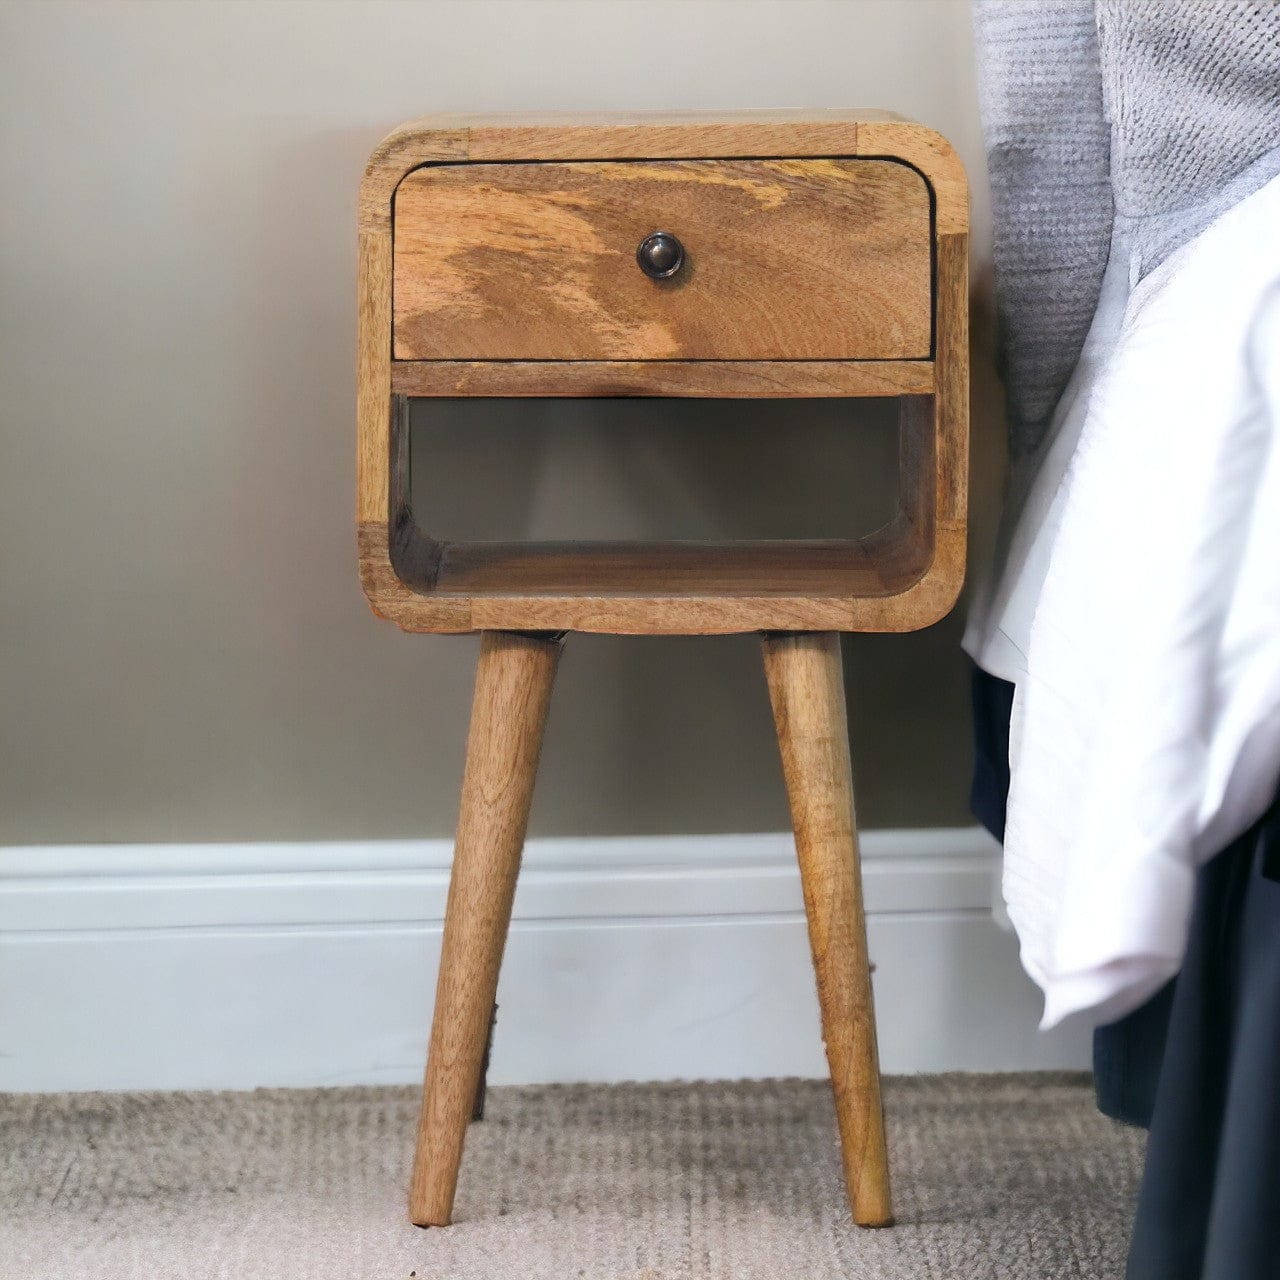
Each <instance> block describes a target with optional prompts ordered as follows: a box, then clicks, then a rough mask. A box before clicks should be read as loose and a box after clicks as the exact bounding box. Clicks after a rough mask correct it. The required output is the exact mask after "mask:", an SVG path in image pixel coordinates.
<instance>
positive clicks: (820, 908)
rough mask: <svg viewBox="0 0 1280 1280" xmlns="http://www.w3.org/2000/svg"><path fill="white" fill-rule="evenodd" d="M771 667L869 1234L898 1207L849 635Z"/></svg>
mask: <svg viewBox="0 0 1280 1280" xmlns="http://www.w3.org/2000/svg"><path fill="white" fill-rule="evenodd" d="M764 665H765V674H766V677H767V679H768V684H769V697H770V701H771V703H772V705H773V716H774V723H775V725H776V727H777V731H778V746H779V749H780V751H781V754H782V770H783V776H784V777H785V779H786V783H787V795H788V797H789V800H790V804H791V821H792V825H793V826H794V828H795V837H796V854H797V857H798V859H799V862H800V876H801V881H802V884H803V888H804V905H805V914H806V915H807V917H808V921H809V942H810V948H811V950H812V952H813V967H814V973H815V975H816V977H817V982H818V1002H819V1005H820V1007H821V1010H822V1038H823V1040H824V1042H825V1044H826V1050H827V1062H828V1064H829V1066H830V1068H831V1084H832V1088H833V1090H834V1093H835V1104H836V1119H837V1121H838V1123H839V1126H840V1147H841V1152H842V1156H843V1161H844V1175H845V1184H846V1187H847V1188H848V1193H849V1203H850V1206H851V1207H852V1209H853V1218H854V1221H855V1222H857V1223H858V1224H859V1225H860V1226H864V1227H882V1226H888V1225H889V1224H890V1223H892V1221H893V1210H892V1206H891V1204H890V1197H889V1161H888V1153H887V1149H886V1146H885V1134H884V1113H883V1110H882V1108H881V1102H880V1067H879V1058H878V1055H877V1051H876V1023H875V1009H874V1005H873V1002H872V995H871V971H870V965H869V961H868V957H867V930H866V919H865V916H864V913H863V906H862V872H861V863H860V860H859V853H858V833H857V826H856V822H855V817H854V808H853V775H852V771H851V765H850V759H849V733H848V725H847V722H846V712H845V699H844V678H843V675H842V673H841V666H840V637H839V636H837V635H833V634H829V633H828V634H816V635H801V636H796V635H770V636H766V637H765V638H764Z"/></svg>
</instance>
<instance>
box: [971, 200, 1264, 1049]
mask: <svg viewBox="0 0 1280 1280" xmlns="http://www.w3.org/2000/svg"><path fill="white" fill-rule="evenodd" d="M1122 265H1123V264H1122V263H1118V262H1117V261H1116V260H1113V263H1112V267H1111V268H1110V269H1109V273H1108V281H1107V285H1106V287H1105V288H1104V297H1103V301H1102V305H1101V307H1100V310H1099V317H1098V321H1097V322H1096V323H1095V327H1094V332H1093V333H1092V334H1091V336H1090V340H1089V345H1088V346H1087V347H1086V351H1085V354H1084V356H1083V357H1082V361H1081V369H1080V370H1079V371H1078V373H1077V377H1076V379H1075V380H1074V382H1073V385H1072V387H1071V388H1069V389H1068V393H1067V395H1066V396H1064V399H1063V404H1062V406H1061V407H1060V415H1061V417H1062V419H1063V420H1062V422H1060V423H1059V424H1058V426H1059V428H1060V429H1059V430H1058V431H1057V433H1056V434H1055V436H1054V437H1053V444H1052V445H1051V446H1050V450H1051V454H1052V456H1049V457H1047V458H1046V459H1044V460H1042V461H1043V463H1044V465H1042V466H1041V468H1040V471H1039V476H1038V480H1037V483H1036V487H1035V489H1034V490H1033V491H1032V493H1031V494H1030V495H1029V497H1028V499H1027V501H1026V505H1025V509H1024V514H1023V517H1022V520H1021V522H1020V524H1019V525H1018V527H1017V529H1016V530H1015V533H1014V537H1013V540H1012V544H1011V550H1010V554H1009V558H1008V563H1007V567H1006V571H1005V574H1004V576H1003V579H1002V581H1001V583H999V584H998V585H997V588H996V590H995V592H994V593H993V595H992V597H991V598H990V600H989V601H988V603H987V605H986V607H985V608H981V609H979V610H978V611H977V613H976V614H975V618H974V620H973V622H972V624H971V626H970V631H969V635H968V636H967V638H966V645H967V647H968V648H969V650H970V652H971V653H972V654H973V656H974V657H975V658H976V659H977V660H978V662H979V664H980V665H981V666H983V667H985V668H986V669H987V670H989V671H991V672H992V673H993V674H995V675H999V676H1002V677H1004V678H1006V679H1010V680H1013V681H1014V682H1015V683H1016V685H1017V695H1016V697H1015V701H1014V711H1013V723H1012V738H1011V746H1010V766H1011V773H1012V779H1013V781H1012V787H1011V790H1010V795H1009V813H1008V826H1007V830H1006V835H1005V863H1004V866H1005V870H1004V896H1005V903H1006V906H1007V909H1008V913H1009V917H1010V919H1011V921H1012V922H1013V925H1014V928H1015V929H1016V930H1017V932H1018V936H1019V940H1020V943H1021V947H1022V957H1023V963H1024V965H1025V966H1026V969H1027V971H1028V973H1030V974H1031V976H1032V977H1033V978H1034V979H1035V980H1036V982H1037V983H1039V985H1040V986H1041V988H1042V989H1043V991H1044V994H1045V1015H1044V1025H1046V1026H1051V1025H1053V1024H1054V1023H1056V1022H1058V1021H1060V1020H1061V1019H1062V1018H1064V1017H1066V1016H1067V1015H1068V1014H1071V1013H1074V1012H1076V1011H1079V1010H1085V1009H1091V1010H1093V1011H1095V1013H1096V1014H1097V1015H1098V1016H1099V1017H1100V1018H1103V1019H1110V1018H1113V1017H1117V1016H1119V1015H1121V1014H1123V1013H1125V1012H1127V1011H1128V1010H1129V1009H1132V1008H1134V1007H1136V1006H1137V1005H1138V1004H1140V1003H1141V1002H1142V1001H1143V1000H1144V999H1146V998H1147V996H1149V995H1150V994H1151V993H1152V992H1154V991H1155V990H1156V989H1157V988H1158V987H1159V986H1160V985H1162V984H1163V983H1164V982H1165V981H1166V980H1167V979H1168V978H1169V977H1170V976H1172V975H1173V974H1174V973H1175V972H1176V971H1177V969H1178V967H1179V965H1180V963H1181V960H1182V954H1183V950H1184V947H1185V944H1186V933H1187V921H1188V914H1189V911H1190V906H1191V899H1192V890H1193V884H1194V877H1195V872H1196V869H1197V868H1198V867H1199V866H1200V864H1201V863H1203V862H1204V861H1205V860H1207V859H1208V858H1210V857H1211V856H1212V855H1213V854H1215V853H1217V852H1218V851H1220V850H1221V849H1222V848H1223V847H1225V845H1226V844H1228V843H1229V842H1230V841H1231V840H1232V839H1233V838H1234V837H1235V836H1236V835H1238V834H1240V833H1241V832H1242V831H1243V830H1245V829H1246V828H1247V827H1248V826H1249V825H1250V824H1251V823H1252V822H1253V821H1254V820H1255V819H1256V818H1257V817H1258V816H1259V815H1260V814H1261V812H1262V811H1263V809H1264V808H1265V807H1266V805H1267V803H1268V802H1269V800H1270V798H1271V797H1272V795H1273V794H1274V793H1275V790H1276V786H1277V779H1278V777H1280V179H1274V180H1272V181H1271V182H1270V183H1269V184H1267V185H1266V186H1264V187H1263V188H1261V189H1260V190H1259V191H1257V192H1255V193H1254V194H1253V195H1251V196H1249V197H1248V198H1246V199H1245V200H1243V201H1241V202H1240V203H1239V204H1237V205H1236V206H1235V207H1234V208H1232V209H1231V210H1229V211H1228V212H1227V213H1225V214H1223V215H1222V216H1221V217H1220V218H1219V219H1218V220H1217V221H1216V222H1214V223H1213V224H1212V225H1211V226H1209V227H1208V228H1207V229H1206V230H1205V231H1203V232H1201V233H1200V234H1199V235H1198V236H1197V237H1196V238H1195V239H1194V240H1192V241H1190V242H1189V243H1188V244H1186V245H1185V246H1184V247H1183V248H1182V249H1180V250H1179V251H1178V252H1177V253H1176V254H1174V255H1173V256H1172V257H1170V258H1169V259H1168V260H1167V261H1166V262H1164V263H1163V264H1162V265H1161V266H1160V267H1158V268H1157V269H1156V270H1154V271H1153V272H1152V273H1151V274H1150V275H1149V276H1147V277H1146V278H1145V279H1143V280H1142V281H1141V282H1140V283H1139V284H1137V285H1136V287H1134V288H1133V289H1132V291H1129V289H1128V284H1127V281H1126V280H1124V279H1123V272H1122V271H1120V270H1119V268H1121V267H1122ZM1118 274H1119V277H1120V278H1117V276H1118Z"/></svg>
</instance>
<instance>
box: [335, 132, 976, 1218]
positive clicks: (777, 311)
mask: <svg viewBox="0 0 1280 1280" xmlns="http://www.w3.org/2000/svg"><path fill="white" fill-rule="evenodd" d="M359 224H360V255H359V393H358V457H357V473H358V478H357V506H358V522H359V524H358V530H359V548H360V573H361V579H362V581H363V584H364V589H365V593H366V594H367V596H368V598H369V602H370V604H371V605H372V606H373V609H374V611H375V612H376V613H378V614H380V615H381V616H383V617H385V618H389V619H391V620H392V621H394V622H396V623H397V624H398V625H399V626H400V627H402V628H404V629H405V630H407V631H427V632H467V631H480V632H482V633H483V637H482V641H481V647H480V660H479V666H478V670H477V674H476V689H475V701H474V705H473V709H472V719H471V730H470V734H469V738H468V743H467V761H466V771H465V776H464V779H463V784H462V804H461V816H460V818H459V821H458V834H457V844H456V848H455V853H454V864H453V873H452V879H451V882H450V889H449V900H448V906H447V909H446V917H445V927H444V940H443V946H442V953H441V960H440V975H439V983H438V986H437V992H436V1004H435V1014H434V1021H433V1025H432V1031H431V1045H430V1050H429V1054H428V1063H427V1076H426V1086H425V1093H424V1099H423V1110H422V1120H421V1125H420V1128H419V1134H418V1148H417V1155H416V1157H415V1162H414V1173H413V1186H412V1190H411V1194H410V1216H411V1217H412V1219H413V1221H414V1222H416V1223H419V1224H422V1225H428V1224H440V1225H443V1224H447V1223H448V1222H449V1219H450V1215H451V1212H452V1206H453V1197H454V1190H455V1187H456V1184H457V1176H458V1166H459V1163H460V1160H461V1156H462V1146H463V1139H464V1137H465V1133H466V1126H467V1122H468V1119H469V1118H470V1115H471V1109H472V1103H473V1099H474V1098H475V1095H476V1090H477V1087H478V1084H479V1081H480V1078H481V1073H482V1067H483V1061H484V1056H485V1049H486V1043H487V1037H488V1032H489V1025H490V1018H491V1014H492V1011H493V1002H494V997H495V994H496V991H497V984H498V969H499V965H500V962H501V958H502V951H503V946H504V944H505V940H506V933H507V926H508V923H509V920H510V915H511V903H512V897H513V895H514V892H515V884H516V874H517V870H518V868H519V862H520V854H521V849H522V847H523V843H524V834H525V827H526V823H527V819H528V812H529V803H530V799H531V797H532V792H533V780H534V773H535V770H536V767H537V759H538V753H539V748H540V745H541V740H542V728H543V723H544V720H545V716H546V712H547V706H548V703H549V700H550V694H551V684H552V679H553V676H554V673H555V668H556V663H557V659H558V656H559V651H560V642H561V639H562V637H563V635H564V634H565V633H567V632H570V631H594V632H612V633H619V634H649V635H655V634H661V635H676V634H702V635H705V634H712V633H726V632H743V631H758V632H760V633H761V634H762V639H763V645H764V661H765V672H766V676H767V679H768V686H769V693H770V698H771V701H772V705H773V712H774V718H775V723H776V725H777V731H778V741H779V745H780V748H781V753H782V762H783V771H784V774H785V778H786V784H787V790H788V794H789V796H790V801H791V813H792V819H793V825H794V827H795V836H796V849H797V852H798V855H799V861H800V870H801V876H802V880H803V885H804V898H805V908H806V912H807V915H808V920H809V936H810V941H811V943H812V949H813V961H814V968H815V970H816V974H817V982H818V994H819V1001H820V1004H821V1009H822V1029H823V1038H824V1040H825V1042H826V1048H827V1057H828V1061H829V1063H830V1067H831V1077H832V1083H833V1085H834V1089H835V1100H836V1112H837V1116H838V1119H839V1126H840V1138H841V1145H842V1150H843V1156H844V1169H845V1177H846V1182H847V1185H848V1190H849V1198H850V1203H851V1205H852V1208H853V1216H854V1219H855V1220H856V1221H857V1222H858V1223H860V1224H862V1225H864V1226H878V1225H885V1224H887V1223H889V1222H890V1221H891V1220H892V1212H891V1208H890V1201H889V1178H888V1169H887V1161H886V1154H885V1140H884V1122H883V1117H882V1113H881V1106H880V1084H879V1071H878V1064H877V1056H876V1044H875V1020H874V1013H873V1009H872V999H871V984H870V978H869V972H868V961H867V944H866V926H865V922H864V919H863V910H862V891H861V881H860V871H859V862H858V844H857V833H856V827H855V823H854V811H853V789H852V780H851V772H850V763H849V747H848V736H847V729H846V719H845V701H844V687H843V678H842V674H841V666H840V642H839V633H840V632H842V631H909V630H913V629H915V628H918V627H923V626H927V625H928V624H930V623H932V622H935V621H937V620H938V619H939V618H941V617H943V616H944V615H945V614H946V613H947V612H948V610H950V608H951V607H952V605H953V604H954V602H955V599H956V596H957V594H958V592H959V590H960V586H961V582H962V579H963V576H964V550H965V527H966V494H967V457H968V369H969V359H968V261H967V253H968V190H967V186H966V182H965V176H964V171H963V169H962V167H961V165H960V163H959V161H958V160H957V158H956V156H955V153H954V152H953V151H952V149H951V147H950V145H949V144H948V143H947V142H946V141H945V140H944V139H943V138H941V137H940V136H939V135H938V134H936V133H933V132H932V131H930V130H928V129H926V128H923V127H922V126H920V125H918V124H915V123H913V122H911V121H908V120H903V119H901V118H898V117H895V116H892V115H888V114H885V113H881V112H873V111H868V112H847V113H846V112H823V113H814V114H803V113H794V114H793V113H755V112H750V113H741V114H736V115H727V116H702V115H687V116H684V115H671V116H667V115H661V116H638V117H622V116H619V117H607V116H606V117H595V118H590V117H589V118H585V119H581V118H569V117H565V118H557V117H550V118H546V119H525V118H512V119H498V118H487V117H475V118H432V119H424V120H419V121H414V122H412V123H410V124H406V125H404V126H402V127H401V128H399V129H397V130H396V131H395V132H394V133H392V134H391V135H390V136H389V137H388V138H387V139H386V140H385V141H384V142H383V143H382V144H381V145H380V146H379V147H378V149H377V150H376V151H375V152H374V155H373V157H372V159H371V160H370V162H369V167H368V169H367V171H366V174H365V178H364V182H363V185H362V187H361V191H360V211H359ZM414 396H424V397H456V396H502V397H512V396H681V397H721V398H735V397H736V398H743V397H767V398H779V397H793V398H804V397H832V396H836V397H852V396H893V397H898V398H899V399H900V404H901V415H900V431H899V435H900V448H899V453H900V467H899V505H898V513H897V515H896V516H895V517H894V519H893V520H891V521H890V522H889V523H888V524H887V525H885V526H884V527H883V528H882V529H880V530H878V531H876V532H875V533H872V534H870V535H869V536H867V537H864V538H861V539H858V540H849V541H832V540H822V541H816V540H809V541H748V542H719V543H691V542H543V543H539V542H528V543H519V542H473V543H466V542H449V541H442V540H439V539H437V538H434V537H432V536H431V534H430V532H429V531H426V530H424V529H423V528H421V527H420V526H419V523H418V518H417V513H415V512H414V511H412V510H411V507H410V502H409V480H408V473H409V430H408V423H407V411H406V406H407V403H408V400H409V398H410V397H414ZM428 516H429V513H428Z"/></svg>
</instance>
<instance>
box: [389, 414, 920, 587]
mask: <svg viewBox="0 0 1280 1280" xmlns="http://www.w3.org/2000/svg"><path fill="white" fill-rule="evenodd" d="M897 412H898V410H897V403H896V402H895V401H893V400H877V399H865V398H859V399H815V400H794V399H788V400H762V399H731V400H712V401H708V400H705V399H697V400H693V399H689V400H686V399H641V398H636V399H629V398H618V399H572V400H566V399H554V400H552V399H548V400H541V399H499V398H495V399H483V398H468V399H456V400H450V399H413V400H409V399H405V400H402V401H401V402H400V404H399V406H398V412H397V414H396V415H395V417H396V434H397V437H398V439H397V449H396V456H397V466H396V468H395V471H396V475H397V477H398V479H397V481H396V482H395V483H394V484H393V488H394V489H396V490H397V491H396V492H393V503H392V506H393V511H395V512H396V513H397V514H396V516H395V517H394V519H393V524H394V531H393V538H392V558H393V562H394V564H395V567H396V572H397V573H398V575H399V576H400V577H401V578H402V580H404V581H405V582H406V583H408V584H409V585H410V586H412V587H413V588H414V589H415V590H417V591H419V592H423V593H426V594H431V595H435V596H455V595H467V596H479V595H493V596H501V595H551V596H598V595H643V596H659V595H665V594H680V595H700V594H720V595H742V596H756V595H797V594H808V595H839V596H883V595H888V594H892V593H894V592H896V591H899V590H902V589H903V588H904V587H905V586H906V585H909V583H910V581H911V580H912V579H913V577H915V576H918V574H919V572H920V570H921V568H922V565H921V563H920V554H919V553H920V542H919V539H918V537H916V536H915V533H914V531H913V530H912V529H911V528H910V527H909V526H908V525H906V524H905V523H904V522H903V521H902V520H901V518H900V517H899V516H898V514H897V513H898V508H899V493H898V448H899V446H898V428H897V423H898V419H897Z"/></svg>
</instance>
